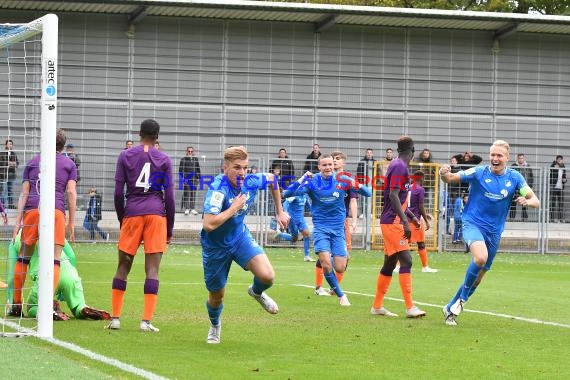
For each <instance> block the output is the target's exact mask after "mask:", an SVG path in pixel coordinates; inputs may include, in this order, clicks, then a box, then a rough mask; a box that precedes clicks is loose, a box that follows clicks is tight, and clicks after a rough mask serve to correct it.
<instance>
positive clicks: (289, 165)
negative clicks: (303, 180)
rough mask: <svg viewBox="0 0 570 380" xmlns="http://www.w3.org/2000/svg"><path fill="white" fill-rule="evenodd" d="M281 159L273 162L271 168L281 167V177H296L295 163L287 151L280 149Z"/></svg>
mask: <svg viewBox="0 0 570 380" xmlns="http://www.w3.org/2000/svg"><path fill="white" fill-rule="evenodd" d="M278 157H279V158H277V159H276V160H273V162H272V163H271V167H272V168H274V167H279V168H280V169H281V177H285V176H291V177H292V176H294V175H295V167H294V166H293V162H292V161H291V160H290V159H289V157H288V156H287V150H286V149H285V148H281V149H279V156H278Z"/></svg>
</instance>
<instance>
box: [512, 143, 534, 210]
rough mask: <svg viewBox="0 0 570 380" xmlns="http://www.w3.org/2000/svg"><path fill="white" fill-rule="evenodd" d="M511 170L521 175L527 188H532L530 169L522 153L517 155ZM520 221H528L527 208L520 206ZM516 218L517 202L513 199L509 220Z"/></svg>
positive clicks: (532, 176) (532, 180) (532, 178)
mask: <svg viewBox="0 0 570 380" xmlns="http://www.w3.org/2000/svg"><path fill="white" fill-rule="evenodd" d="M512 168H513V169H515V170H516V171H517V172H519V173H521V174H522V176H523V178H524V179H525V180H526V183H527V184H528V186H529V187H531V188H532V187H533V186H534V175H533V174H532V169H531V168H530V165H529V164H528V163H527V162H526V158H525V156H524V154H523V153H519V154H517V161H516V162H514V163H513V164H512ZM521 208H522V219H523V220H527V219H528V212H527V207H526V206H522V207H521ZM516 216H517V200H516V198H513V202H512V203H511V211H510V213H509V217H510V218H511V219H515V218H516Z"/></svg>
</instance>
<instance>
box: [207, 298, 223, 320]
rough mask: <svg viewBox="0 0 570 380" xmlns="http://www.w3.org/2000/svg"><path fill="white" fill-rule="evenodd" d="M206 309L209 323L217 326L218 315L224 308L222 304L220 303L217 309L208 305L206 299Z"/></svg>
mask: <svg viewBox="0 0 570 380" xmlns="http://www.w3.org/2000/svg"><path fill="white" fill-rule="evenodd" d="M206 309H207V310H208V317H209V318H210V323H211V324H212V325H213V326H218V325H219V324H220V315H222V310H223V309H224V304H223V303H222V304H220V307H218V308H217V309H215V308H213V307H212V306H210V304H209V303H208V301H206Z"/></svg>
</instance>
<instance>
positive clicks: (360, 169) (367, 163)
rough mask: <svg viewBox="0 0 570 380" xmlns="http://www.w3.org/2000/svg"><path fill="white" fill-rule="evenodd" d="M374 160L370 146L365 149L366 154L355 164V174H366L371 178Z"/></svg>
mask: <svg viewBox="0 0 570 380" xmlns="http://www.w3.org/2000/svg"><path fill="white" fill-rule="evenodd" d="M375 162H376V160H375V159H374V151H373V150H372V148H367V149H366V154H365V155H364V157H362V160H360V162H359V163H358V165H357V166H356V175H357V176H368V177H370V178H372V176H373V172H374V163H375Z"/></svg>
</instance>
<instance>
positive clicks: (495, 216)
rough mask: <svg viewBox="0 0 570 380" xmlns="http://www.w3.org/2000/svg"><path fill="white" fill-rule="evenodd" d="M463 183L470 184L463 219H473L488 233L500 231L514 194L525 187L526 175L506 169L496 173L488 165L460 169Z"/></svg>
mask: <svg viewBox="0 0 570 380" xmlns="http://www.w3.org/2000/svg"><path fill="white" fill-rule="evenodd" d="M459 175H460V177H461V182H468V183H469V185H470V186H469V201H468V202H467V204H466V205H465V207H464V209H463V222H464V223H465V222H470V223H472V224H473V225H475V226H477V227H479V228H482V229H483V230H484V231H486V232H489V233H495V234H501V233H502V232H503V230H504V228H505V221H506V220H507V213H508V212H509V208H510V206H511V202H512V200H513V197H514V195H515V194H518V193H519V191H520V189H522V188H523V187H525V186H528V185H527V184H526V181H525V179H524V177H523V176H522V175H521V174H520V173H519V172H518V171H516V170H513V169H511V168H506V170H505V172H504V174H502V175H495V174H493V173H492V172H491V169H490V167H489V165H486V166H477V167H474V168H470V169H468V170H465V171H460V172H459Z"/></svg>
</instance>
